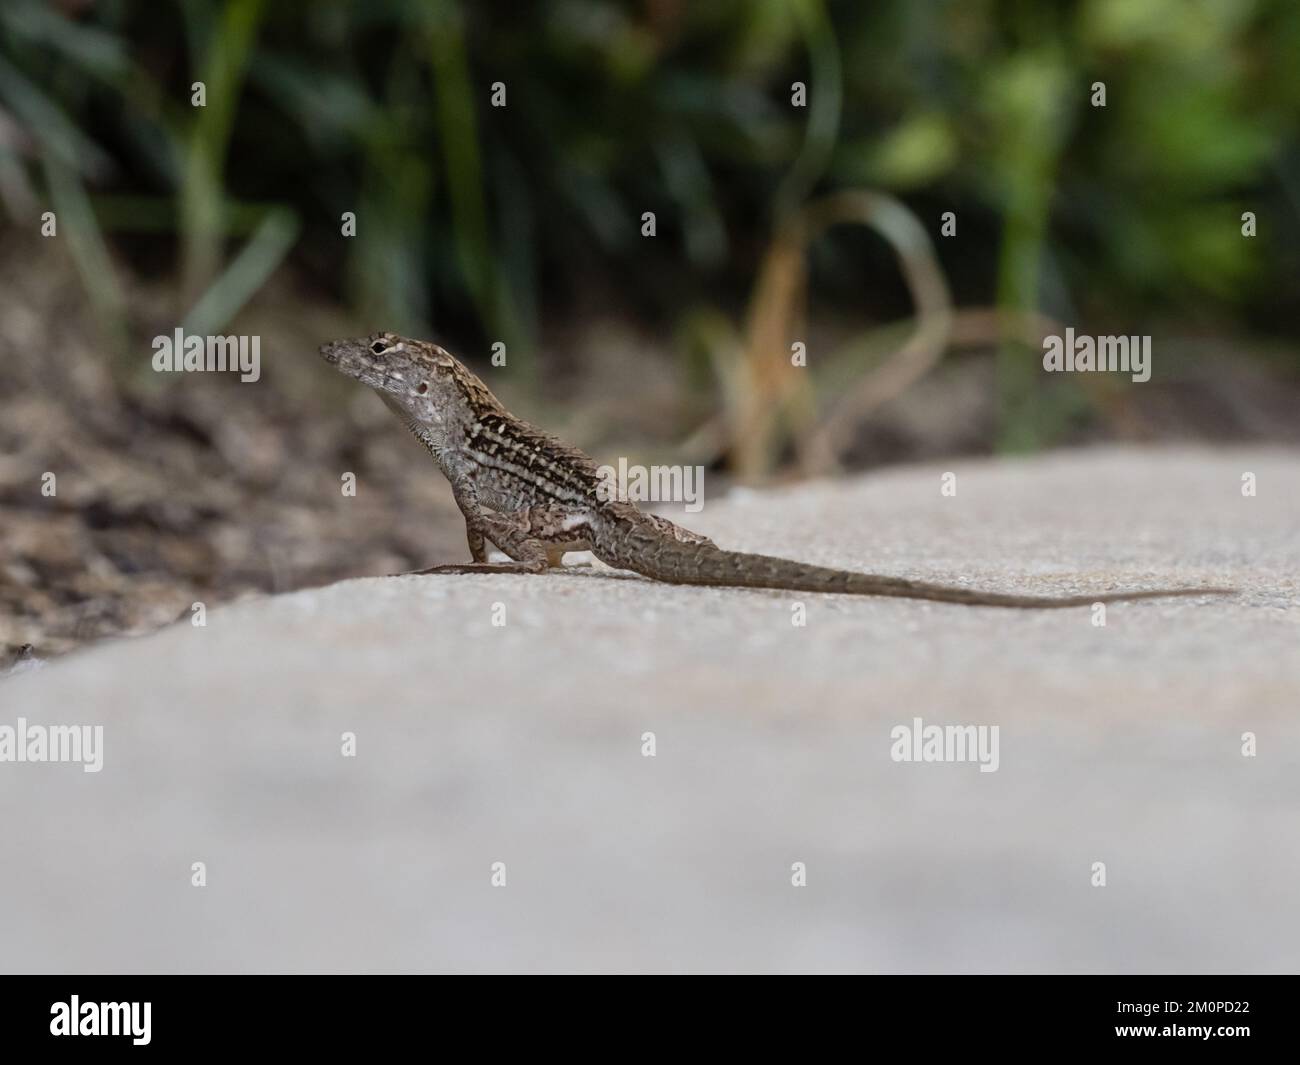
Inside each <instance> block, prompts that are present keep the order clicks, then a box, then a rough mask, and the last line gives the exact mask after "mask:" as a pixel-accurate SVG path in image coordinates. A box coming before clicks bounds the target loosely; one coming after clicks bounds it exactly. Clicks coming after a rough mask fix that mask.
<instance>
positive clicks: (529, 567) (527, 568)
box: [393, 559, 546, 577]
mask: <svg viewBox="0 0 1300 1065" xmlns="http://www.w3.org/2000/svg"><path fill="white" fill-rule="evenodd" d="M545 569H546V560H545V559H542V560H541V561H540V562H460V563H452V564H451V565H447V566H430V567H428V568H427V569H413V570H408V571H407V572H406V573H394V574H393V576H394V577H418V576H422V575H424V574H426V573H440V574H447V573H542V572H544V571H545Z"/></svg>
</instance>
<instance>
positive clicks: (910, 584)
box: [596, 529, 1235, 610]
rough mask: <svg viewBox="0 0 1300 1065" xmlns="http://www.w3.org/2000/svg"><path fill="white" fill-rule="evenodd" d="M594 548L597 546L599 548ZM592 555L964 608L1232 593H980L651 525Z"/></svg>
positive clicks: (722, 577) (757, 583)
mask: <svg viewBox="0 0 1300 1065" xmlns="http://www.w3.org/2000/svg"><path fill="white" fill-rule="evenodd" d="M638 540H639V541H640V542H639V543H638V542H637V541H638ZM602 547H604V548H605V549H604V550H602V549H601V548H602ZM596 555H597V557H598V558H600V559H601V561H602V562H605V563H607V564H609V565H611V566H617V567H619V568H620V569H629V570H632V571H633V572H634V573H640V574H641V575H642V576H644V577H650V578H652V579H653V580H658V581H667V582H670V583H673V584H704V585H714V586H721V587H733V588H776V589H782V590H786V591H795V592H839V593H844V594H848V595H886V596H897V597H901V598H905V599H929V600H934V601H936V602H941V603H963V604H965V605H967V606H997V607H1012V608H1020V609H1045V610H1051V609H1060V608H1063V607H1074V606H1091V605H1092V604H1093V603H1113V602H1118V601H1121V600H1129V599H1159V598H1167V597H1174V596H1194V595H1233V594H1235V590H1234V589H1231V588H1154V589H1145V590H1138V591H1131V592H1103V593H1100V594H1097V595H1070V596H1061V597H1053V596H1042V595H1011V594H1007V593H1003V592H983V591H979V590H978V589H974V588H958V587H956V586H953V585H945V584H930V583H928V582H925V581H911V580H905V579H904V578H902V577H882V576H878V575H876V574H871V573H855V572H853V571H851V570H842V569H829V568H827V567H825V566H813V565H809V564H807V563H804V562H792V561H790V560H789V559H784V558H774V557H772V556H770V555H751V554H747V553H745V552H741V551H724V550H722V549H721V548H719V547H717V546H715V545H714V544H712V543H710V542H708V541H701V542H698V543H693V542H677V541H672V540H666V539H665V538H664V536H663V532H662V531H661V530H658V529H655V530H646V532H645V534H644V537H635V538H633V539H630V540H629V539H626V538H623V537H620V538H617V539H615V540H613V541H612V542H611V543H609V544H608V545H597V549H596Z"/></svg>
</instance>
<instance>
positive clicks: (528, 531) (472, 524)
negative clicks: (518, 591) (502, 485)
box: [416, 501, 590, 573]
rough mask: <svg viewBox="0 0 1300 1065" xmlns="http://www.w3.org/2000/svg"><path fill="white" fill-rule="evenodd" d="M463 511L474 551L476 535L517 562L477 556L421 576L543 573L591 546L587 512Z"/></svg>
mask: <svg viewBox="0 0 1300 1065" xmlns="http://www.w3.org/2000/svg"><path fill="white" fill-rule="evenodd" d="M467 503H468V501H467ZM462 509H463V512H464V513H465V523H466V528H467V530H468V533H469V537H470V549H471V551H473V550H474V539H475V537H476V536H477V537H479V538H480V542H481V541H482V539H483V538H486V539H487V540H490V541H491V542H492V543H494V544H496V545H497V547H499V548H500V549H501V550H502V551H504V552H505V553H506V554H507V555H509V556H510V558H511V559H512V560H513V561H512V562H510V563H490V562H487V561H486V557H483V558H480V557H479V556H478V555H477V554H476V555H475V558H474V561H473V562H472V563H469V564H462V565H456V564H453V565H449V566H432V567H430V568H429V569H424V570H417V571H416V572H417V573H541V572H542V571H543V570H545V569H547V568H549V567H558V566H560V564H561V560H562V559H563V557H564V553H565V552H566V551H580V550H586V549H587V548H588V547H589V546H590V545H589V541H588V536H589V531H590V530H589V526H588V515H587V514H586V512H585V511H581V510H574V509H572V508H568V507H556V506H539V507H528V508H525V509H523V510H519V511H515V512H513V513H510V514H495V513H492V512H491V511H487V510H482V509H479V510H477V511H474V510H472V509H470V507H469V506H468V505H467V506H466V507H464V508H462ZM485 555H486V553H485Z"/></svg>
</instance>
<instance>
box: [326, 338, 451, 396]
mask: <svg viewBox="0 0 1300 1065" xmlns="http://www.w3.org/2000/svg"><path fill="white" fill-rule="evenodd" d="M320 353H321V357H322V358H324V360H325V361H326V362H328V363H330V364H331V365H332V366H334V367H336V368H337V369H338V371H339V372H340V373H344V374H347V375H348V376H349V377H355V378H356V379H357V380H358V381H360V382H361V383H362V384H364V385H369V386H370V387H371V388H373V389H375V390H376V391H377V392H379V393H380V394H381V395H382V394H384V393H388V394H389V395H391V396H393V397H394V398H396V399H398V400H399V401H403V402H404V403H405V404H409V405H410V406H411V407H412V408H413V409H418V408H422V407H423V406H424V405H425V404H427V403H431V402H432V401H433V400H434V399H436V398H437V395H438V394H439V393H440V392H441V391H443V390H445V389H446V388H447V387H448V386H449V385H450V384H451V380H452V377H453V376H454V375H455V372H456V366H457V363H456V360H455V359H453V358H452V357H451V356H450V355H448V354H447V353H446V352H445V351H443V350H442V348H440V347H438V345H437V344H429V343H426V342H425V341H422V340H411V339H409V338H407V337H403V336H398V335H397V334H396V333H373V334H371V335H370V336H368V337H358V338H357V339H355V340H335V341H332V342H331V343H329V344H324V345H322V346H321V349H320Z"/></svg>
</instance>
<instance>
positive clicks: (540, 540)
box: [320, 333, 1230, 607]
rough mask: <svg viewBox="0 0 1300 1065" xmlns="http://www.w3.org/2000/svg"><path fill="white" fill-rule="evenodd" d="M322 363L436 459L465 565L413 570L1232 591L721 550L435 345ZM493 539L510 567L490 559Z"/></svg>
mask: <svg viewBox="0 0 1300 1065" xmlns="http://www.w3.org/2000/svg"><path fill="white" fill-rule="evenodd" d="M320 350H321V355H322V356H323V357H324V358H325V361H326V362H329V363H330V364H332V365H333V366H334V367H335V368H336V369H338V370H339V371H340V372H341V373H344V374H346V375H347V376H349V377H355V378H356V379H357V380H358V381H360V382H361V383H362V384H366V385H369V386H370V387H371V388H373V389H374V390H375V391H376V392H378V393H379V396H380V398H381V399H382V400H383V401H384V402H385V403H386V404H387V405H388V407H389V408H390V409H391V410H392V411H393V412H394V413H395V414H396V415H397V416H398V417H399V418H400V419H401V420H402V421H403V423H405V425H406V427H407V428H408V429H410V430H411V432H412V433H414V434H415V435H416V437H418V438H419V440H420V442H421V443H423V444H424V446H425V447H427V448H428V449H429V451H430V452H431V453H432V455H433V457H434V459H435V460H436V461H437V463H438V465H439V467H440V468H441V469H442V472H443V473H444V474H445V475H446V477H447V480H448V481H449V482H450V483H451V489H452V493H453V495H454V496H455V499H456V504H457V506H459V507H460V511H461V513H462V514H463V515H464V516H465V531H466V534H467V536H468V538H469V551H470V556H471V558H472V561H471V562H470V563H468V564H463V565H449V566H432V567H430V568H429V569H423V570H417V571H415V572H417V573H542V572H544V571H545V570H546V569H547V568H549V567H551V566H559V565H560V564H561V561H562V558H563V555H564V553H565V552H566V551H590V552H591V553H592V554H594V555H595V556H596V557H597V558H598V559H600V560H601V561H602V562H605V563H606V564H608V565H610V566H614V567H617V568H618V569H627V570H632V571H634V572H636V573H639V574H641V575H643V576H645V577H651V578H653V579H655V580H660V581H669V582H672V583H674V584H708V585H723V586H731V587H743V588H777V589H784V590H787V591H799V592H846V593H849V594H852V595H888V596H902V597H906V598H910V599H933V600H938V601H941V602H947V603H965V604H968V605H971V606H998V607H1071V606H1088V605H1091V604H1093V603H1106V602H1112V601H1115V600H1121V599H1150V598H1153V597H1157V596H1187V595H1213V594H1230V590H1229V589H1220V588H1169V589H1156V590H1146V591H1133V592H1110V593H1106V594H1103V595H1077V596H1065V597H1056V598H1051V597H1045V596H1036V595H1008V594H1003V593H1000V592H982V591H977V590H974V589H970V588H959V587H954V586H948V585H940V584H929V583H926V582H923V581H912V580H905V579H903V578H901V577H884V576H876V575H873V574H867V573H854V572H851V571H849V570H839V569H829V568H826V567H824V566H813V565H807V564H805V563H802V562H792V561H789V560H788V559H783V558H773V557H770V556H768V555H752V554H746V553H742V552H739V551H725V550H723V549H722V548H719V547H718V546H717V545H715V544H714V543H713V541H712V540H710V539H708V537H705V536H701V535H699V534H698V533H693V532H691V531H689V530H688V529H684V528H682V527H681V526H680V525H676V524H674V523H673V522H671V521H668V520H667V519H666V518H661V517H659V516H657V515H654V514H646V513H643V512H642V511H640V510H638V509H637V508H636V506H634V505H633V504H632V503H630V502H628V501H626V500H623V499H619V498H617V496H616V495H614V496H611V493H610V492H609V486H608V485H607V484H603V483H602V478H601V476H600V474H599V473H598V471H597V467H596V464H595V462H593V461H592V459H591V458H589V457H588V456H587V455H586V454H584V453H583V452H582V451H579V450H578V449H577V448H575V447H570V446H569V445H567V444H564V443H561V442H560V441H559V440H557V439H555V438H554V437H552V436H550V435H548V434H547V433H544V432H542V430H540V429H537V428H535V427H534V426H532V425H530V424H528V422H525V421H524V420H523V419H521V418H516V417H515V416H514V415H513V414H510V413H509V412H508V411H507V410H506V409H505V408H504V407H503V406H502V405H501V404H500V402H498V401H497V398H496V397H495V396H494V395H492V393H491V392H490V391H489V390H488V387H487V385H485V384H484V383H483V382H482V381H481V380H480V379H479V378H478V377H476V376H475V375H474V374H473V373H471V372H470V371H469V370H468V369H466V368H465V366H464V365H463V364H462V363H461V362H459V361H458V360H457V359H455V358H453V357H452V356H451V355H449V354H448V353H447V352H446V351H444V350H443V349H442V348H440V347H439V346H438V345H437V344H432V343H428V342H426V341H422V340H411V339H409V338H407V337H402V336H398V335H396V334H394V333H376V334H375V335H374V336H371V337H367V338H363V339H356V340H337V341H335V342H333V343H331V344H326V345H324V346H323V347H322V348H321V349H320ZM489 541H490V542H491V543H493V544H495V545H496V546H497V547H498V548H500V549H501V551H503V552H504V553H505V554H506V555H507V556H509V558H510V559H512V561H511V562H508V563H491V562H488V559H487V543H488V542H489Z"/></svg>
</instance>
